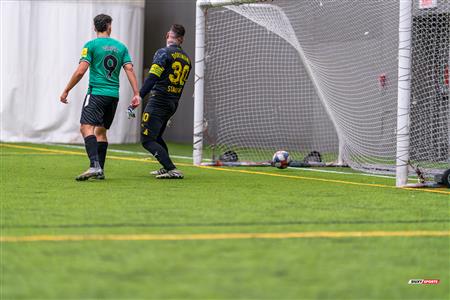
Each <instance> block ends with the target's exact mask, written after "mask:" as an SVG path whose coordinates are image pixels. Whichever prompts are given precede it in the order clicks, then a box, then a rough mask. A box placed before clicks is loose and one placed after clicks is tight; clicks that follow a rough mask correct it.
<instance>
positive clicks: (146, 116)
mask: <svg viewBox="0 0 450 300" xmlns="http://www.w3.org/2000/svg"><path fill="white" fill-rule="evenodd" d="M150 101H151V100H150ZM150 101H149V103H148V104H147V106H146V107H145V109H144V112H143V114H142V121H141V136H142V141H144V140H148V139H151V140H156V139H157V138H158V137H160V136H162V134H163V133H164V130H165V129H166V126H167V122H168V121H169V119H170V118H171V117H172V116H173V114H174V113H175V110H176V107H175V109H174V108H173V107H172V106H165V107H155V106H153V105H152V104H151V102H150Z"/></svg>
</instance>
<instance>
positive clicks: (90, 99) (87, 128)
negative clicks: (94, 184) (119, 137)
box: [76, 95, 103, 181]
mask: <svg viewBox="0 0 450 300" xmlns="http://www.w3.org/2000/svg"><path fill="white" fill-rule="evenodd" d="M80 123H81V125H80V132H81V135H82V136H83V138H84V145H85V148H86V153H87V155H88V157H89V161H90V165H89V169H88V170H87V171H85V172H84V173H82V174H80V175H79V176H77V177H76V180H78V181H83V180H87V179H89V178H93V177H97V176H98V175H100V174H102V169H101V167H100V163H99V159H98V143H97V138H96V136H95V133H94V131H95V126H98V125H101V124H102V123H103V109H102V103H101V101H100V100H99V99H98V97H97V96H93V95H87V96H86V98H85V99H84V104H83V109H82V111H81V119H80Z"/></svg>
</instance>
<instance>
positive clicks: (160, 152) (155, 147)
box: [142, 141, 175, 171]
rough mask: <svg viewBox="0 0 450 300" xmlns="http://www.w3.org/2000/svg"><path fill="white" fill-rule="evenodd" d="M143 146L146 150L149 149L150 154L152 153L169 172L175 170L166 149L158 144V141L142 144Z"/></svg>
mask: <svg viewBox="0 0 450 300" xmlns="http://www.w3.org/2000/svg"><path fill="white" fill-rule="evenodd" d="M142 146H144V148H145V149H147V150H148V152H150V153H151V154H152V155H153V156H154V157H155V158H156V159H157V160H158V161H159V163H160V164H161V165H162V166H163V168H164V169H166V170H167V171H170V170H173V169H175V165H174V164H173V162H172V160H171V159H170V157H169V154H168V153H167V151H166V149H164V147H163V146H161V145H160V144H159V143H157V142H156V141H148V142H145V143H142Z"/></svg>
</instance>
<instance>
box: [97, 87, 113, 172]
mask: <svg viewBox="0 0 450 300" xmlns="http://www.w3.org/2000/svg"><path fill="white" fill-rule="evenodd" d="M102 98H103V100H104V103H105V106H104V114H103V126H97V127H95V136H96V138H97V142H98V161H99V163H100V167H101V168H102V170H103V172H104V171H105V161H106V153H107V151H108V137H107V131H108V129H109V128H110V127H111V124H112V122H113V120H114V116H115V114H116V110H117V104H118V102H119V99H117V98H113V97H107V96H104V97H102ZM97 179H105V175H104V173H103V174H102V175H101V176H97Z"/></svg>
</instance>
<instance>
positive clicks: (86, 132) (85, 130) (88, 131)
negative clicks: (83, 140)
mask: <svg viewBox="0 0 450 300" xmlns="http://www.w3.org/2000/svg"><path fill="white" fill-rule="evenodd" d="M80 132H81V135H82V136H83V137H87V136H90V135H94V126H92V125H89V124H81V125H80Z"/></svg>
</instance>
